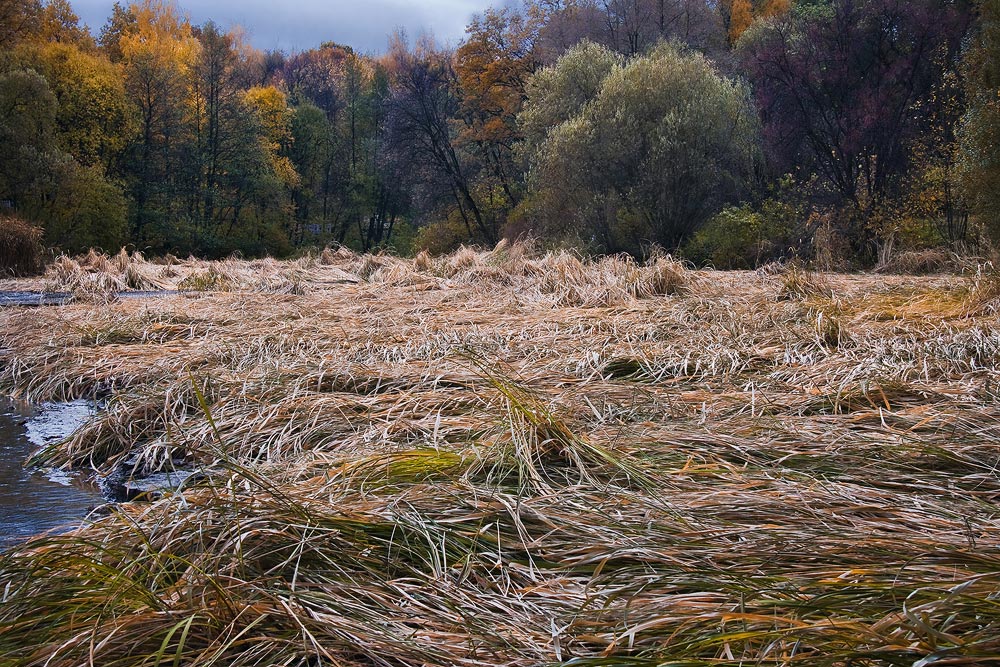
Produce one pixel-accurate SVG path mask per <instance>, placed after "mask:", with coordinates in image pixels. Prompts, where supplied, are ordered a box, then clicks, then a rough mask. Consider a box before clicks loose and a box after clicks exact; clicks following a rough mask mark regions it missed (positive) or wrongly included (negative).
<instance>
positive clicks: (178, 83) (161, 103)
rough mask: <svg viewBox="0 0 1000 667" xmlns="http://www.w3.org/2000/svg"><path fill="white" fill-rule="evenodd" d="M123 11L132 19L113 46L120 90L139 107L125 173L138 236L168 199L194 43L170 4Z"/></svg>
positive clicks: (156, 1)
mask: <svg viewBox="0 0 1000 667" xmlns="http://www.w3.org/2000/svg"><path fill="white" fill-rule="evenodd" d="M128 12H129V13H130V15H131V16H132V17H134V23H132V25H131V26H130V27H129V29H128V30H127V31H126V32H125V33H124V34H122V35H121V36H120V39H119V44H118V45H119V48H120V49H121V54H122V63H123V65H124V68H125V84H126V89H127V90H128V93H129V96H130V98H131V99H132V101H133V102H134V103H135V105H136V106H137V107H138V108H139V119H140V120H139V141H138V144H137V147H136V150H135V152H134V154H133V156H132V164H131V165H130V167H131V169H130V172H131V175H132V180H133V183H132V190H133V191H132V194H133V197H134V198H135V217H134V232H135V234H136V236H137V239H138V240H142V239H143V238H144V237H145V235H146V230H145V227H146V226H147V224H148V223H150V222H153V221H154V220H156V219H163V218H164V217H165V216H164V215H163V214H164V212H165V210H166V209H167V207H168V205H169V202H171V201H172V199H173V197H172V192H171V184H172V183H173V182H174V180H175V179H176V178H177V175H178V172H179V171H180V167H181V166H182V165H180V164H179V162H178V160H177V150H178V143H179V141H180V136H181V135H182V129H183V120H184V116H185V114H186V113H187V112H188V110H187V108H186V107H187V105H188V103H189V100H190V73H191V69H192V66H193V64H194V62H195V60H196V58H197V56H198V53H199V52H200V44H199V42H198V40H197V39H196V38H195V37H194V34H193V32H192V29H191V24H190V22H189V21H188V20H187V19H186V18H185V17H183V16H182V15H181V14H180V12H179V10H178V9H177V7H176V5H174V4H173V3H172V2H164V1H162V0H143V1H142V2H138V3H133V4H131V5H129V8H128ZM130 18H131V17H130Z"/></svg>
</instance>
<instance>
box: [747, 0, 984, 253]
mask: <svg viewBox="0 0 1000 667" xmlns="http://www.w3.org/2000/svg"><path fill="white" fill-rule="evenodd" d="M969 19H970V14H969V12H968V6H967V4H966V3H964V2H962V1H961V0H910V1H904V0H833V1H832V2H830V3H829V5H818V6H817V7H805V8H803V10H801V11H795V12H792V13H791V14H788V15H786V16H785V17H784V18H782V19H779V20H777V21H770V22H766V23H761V24H757V27H756V28H754V29H753V30H751V33H750V34H748V35H747V36H745V37H744V38H743V40H741V44H740V58H741V61H742V64H743V68H744V71H745V72H746V73H747V74H748V75H749V77H750V78H751V80H752V81H753V83H754V86H755V92H756V98H757V102H758V105H759V107H760V110H761V114H762V116H763V120H764V128H765V139H766V144H767V146H768V150H769V156H770V158H771V162H772V166H773V167H774V168H775V170H776V171H777V172H778V173H791V172H796V171H797V170H798V171H799V172H800V173H801V175H802V176H804V177H808V175H809V174H811V173H813V172H817V173H819V174H820V175H821V176H822V177H823V178H824V179H825V181H826V182H827V183H828V184H829V185H830V187H831V188H832V189H833V191H834V192H835V193H836V194H837V196H838V199H839V203H841V204H846V205H848V206H850V207H852V209H853V210H854V211H856V212H857V213H858V215H855V216H852V217H851V219H850V221H849V229H846V230H845V232H846V233H847V234H848V235H849V236H850V237H851V238H852V239H853V240H854V242H855V244H856V247H857V248H858V249H860V248H861V247H862V246H866V245H867V243H868V241H869V240H870V239H871V237H872V234H873V233H874V230H872V229H871V228H870V225H869V223H870V216H871V213H872V212H873V211H876V210H878V209H879V207H880V206H882V205H883V203H884V202H885V200H886V198H887V197H889V196H891V195H894V193H895V192H896V191H897V190H898V188H899V185H900V179H901V177H902V175H903V174H904V173H905V171H906V169H907V168H908V166H909V163H910V160H909V152H908V150H907V146H908V145H910V144H911V143H912V141H913V139H914V137H915V135H916V134H917V133H919V131H920V129H921V127H923V125H924V122H925V118H926V115H925V113H924V110H926V109H927V108H928V107H926V106H923V107H922V106H921V103H922V102H925V101H927V100H928V97H929V95H930V93H931V91H933V90H934V88H935V84H936V82H937V81H939V80H940V78H941V76H942V74H943V68H944V65H943V63H947V62H949V61H954V59H955V57H956V54H958V52H959V49H960V46H961V42H962V38H963V36H964V34H965V32H966V29H967V27H968V25H969ZM942 51H943V53H944V57H943V58H935V57H933V56H934V54H936V53H939V52H942Z"/></svg>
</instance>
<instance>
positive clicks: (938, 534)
mask: <svg viewBox="0 0 1000 667" xmlns="http://www.w3.org/2000/svg"><path fill="white" fill-rule="evenodd" d="M60 271H61V273H59V272H60ZM130 276H131V277H130ZM45 281H46V282H47V283H48V284H50V285H52V286H54V287H59V288H60V289H65V290H67V291H74V290H75V291H76V292H77V293H79V294H81V295H83V296H82V297H81V298H80V299H78V300H77V301H76V302H74V303H71V304H69V305H66V306H59V307H52V308H39V309H33V310H30V311H24V310H17V311H15V310H11V309H3V310H0V348H3V349H4V350H5V352H4V355H3V358H2V368H0V388H2V389H3V390H5V391H11V392H14V393H17V394H19V395H22V396H26V397H30V398H32V399H33V400H49V399H67V398H76V397H95V396H103V397H107V398H108V399H109V402H108V406H107V410H106V411H105V412H104V413H103V414H102V415H101V417H100V418H99V419H98V420H95V421H94V422H93V423H91V424H90V425H89V426H88V427H87V428H85V429H83V430H82V431H80V432H79V433H77V434H76V435H75V436H74V437H73V438H72V439H70V440H69V441H67V442H65V443H62V444H61V445H59V446H56V447H53V448H51V449H50V450H48V451H47V452H45V453H44V454H43V455H42V457H41V460H43V461H44V462H45V463H46V464H49V465H56V466H65V467H74V468H81V467H82V468H88V467H95V468H97V469H99V470H102V471H107V470H110V469H112V468H114V467H115V466H117V465H120V464H121V463H122V462H124V461H129V462H130V463H129V465H131V466H133V467H134V468H135V469H137V470H139V471H141V472H143V473H151V472H155V471H158V470H165V469H171V468H176V467H182V466H195V467H199V468H201V469H202V470H203V471H204V474H203V475H200V476H199V477H198V479H197V480H196V481H193V482H192V483H191V484H189V485H186V488H185V489H183V490H182V492H180V493H176V494H168V495H167V497H165V498H163V499H161V500H158V501H156V502H154V503H149V504H128V505H123V506H121V508H120V511H119V512H118V513H115V514H113V515H111V516H108V517H105V518H102V519H100V520H98V521H97V523H95V524H94V525H93V526H90V527H87V528H85V529H82V530H81V531H79V532H78V533H76V534H75V535H72V536H69V537H60V538H49V539H45V540H41V541H39V542H36V543H35V544H33V545H29V546H28V547H25V548H23V549H21V550H19V551H18V552H16V553H14V554H12V555H10V556H7V557H5V558H4V559H3V560H2V561H0V588H3V587H6V590H7V591H8V592H7V593H6V594H5V596H4V599H3V601H2V602H0V657H3V658H6V659H8V660H12V661H13V662H14V663H16V664H35V663H38V664H41V663H42V662H46V661H48V662H47V664H50V665H75V664H81V663H82V662H86V661H87V660H91V659H92V660H94V661H95V662H96V663H98V664H102V665H115V664H120V665H134V664H139V663H142V662H143V661H146V662H147V663H156V662H170V663H171V664H184V665H195V664H211V663H212V662H213V661H214V662H219V663H224V664H230V665H241V664H246V665H249V664H289V665H297V664H301V665H305V664H348V665H372V664H376V665H428V664H429V665H452V664H454V665H482V664H491V665H539V664H551V663H562V662H568V661H570V660H571V659H575V662H573V664H574V665H588V664H589V665H607V664H628V665H653V664H662V663H670V664H685V665H700V664H734V665H735V664H746V663H748V662H752V663H759V662H764V663H769V662H773V663H776V664H791V663H796V662H800V663H803V664H809V665H842V664H845V663H847V662H849V661H854V662H855V663H856V664H903V663H905V664H914V663H918V662H919V661H921V660H924V661H925V662H924V663H923V664H928V665H929V664H932V663H933V661H935V660H951V661H953V662H952V663H950V664H955V663H954V661H955V660H967V661H969V662H970V663H971V662H975V661H976V660H985V659H992V658H995V657H996V656H997V655H998V654H1000V640H998V639H997V637H998V636H1000V610H998V608H997V606H996V598H997V596H998V595H1000V551H998V550H997V549H998V547H1000V517H998V515H997V512H996V510H995V506H996V500H997V498H1000V478H998V475H997V470H998V466H1000V454H998V447H997V446H996V445H997V442H998V437H1000V404H998V401H997V397H998V395H1000V390H998V389H997V387H998V386H1000V385H998V381H1000V374H998V372H997V368H996V361H997V359H998V354H1000V333H998V329H1000V327H998V322H997V319H998V318H997V309H998V305H1000V300H998V297H1000V290H998V289H997V285H1000V282H998V281H997V279H996V277H995V276H993V275H992V274H990V273H980V274H979V275H978V276H967V277H960V276H928V277H912V276H866V275H852V276H845V275H818V274H814V273H810V272H806V271H803V270H801V269H796V268H780V267H774V268H773V270H763V271H759V272H732V273H728V272H726V273H723V272H712V271H691V270H689V269H686V268H684V267H683V266H681V265H679V264H677V263H676V262H673V261H672V260H670V259H669V258H665V257H660V258H656V259H654V260H653V262H651V263H650V264H649V265H642V266H640V265H637V264H635V263H632V262H630V261H627V260H622V259H614V258H612V259H606V260H602V261H598V262H581V261H580V260H578V259H576V258H575V257H572V256H570V255H566V254H561V255H560V254H557V255H545V256H539V255H535V254H532V253H531V252H530V251H529V250H528V249H526V248H523V247H521V246H513V247H502V248H500V249H498V250H496V251H494V252H492V253H475V252H472V251H459V252H458V253H456V254H454V255H452V256H449V257H445V258H440V259H433V258H429V257H427V256H420V257H418V258H417V259H416V260H401V259H394V258H387V257H362V256H356V255H353V254H351V253H348V252H344V251H341V252H327V253H325V254H324V255H322V256H316V257H307V258H304V259H302V260H297V261H296V262H292V263H279V262H270V261H265V262H235V261H234V262H223V263H214V264H210V263H198V262H181V261H179V260H177V261H173V260H172V261H168V262H161V263H153V262H147V261H145V260H142V259H136V258H128V257H124V258H122V257H121V256H119V257H118V258H104V259H100V258H99V257H90V258H85V259H83V260H81V261H76V262H75V267H74V266H73V265H69V264H68V263H64V266H63V267H62V268H61V269H60V268H58V267H57V268H55V269H53V272H52V273H50V275H49V276H48V277H47V278H46V279H45ZM123 282H124V283H126V284H127V283H129V282H131V283H132V287H133V288H136V289H138V288H139V286H140V285H144V286H145V287H146V288H149V289H153V288H155V289H178V288H179V289H183V290H186V293H185V294H183V295H175V296H169V297H163V298H157V299H153V300H142V301H137V300H115V299H106V298H102V297H101V295H102V294H106V293H107V291H106V290H105V291H102V289H100V288H101V287H102V285H106V286H112V287H115V288H118V287H119V286H120V284H121V283H123ZM153 283H155V284H156V287H151V285H152V284H153ZM0 288H2V286H0ZM86 295H90V298H87V296H86ZM41 573H44V574H41Z"/></svg>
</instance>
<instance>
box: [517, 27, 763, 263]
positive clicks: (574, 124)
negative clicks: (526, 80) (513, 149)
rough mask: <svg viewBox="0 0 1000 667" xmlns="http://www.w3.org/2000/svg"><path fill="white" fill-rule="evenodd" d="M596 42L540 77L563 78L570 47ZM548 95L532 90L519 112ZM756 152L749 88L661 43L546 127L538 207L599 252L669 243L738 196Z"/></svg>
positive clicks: (538, 159) (535, 181) (539, 157)
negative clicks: (563, 220)
mask: <svg viewBox="0 0 1000 667" xmlns="http://www.w3.org/2000/svg"><path fill="white" fill-rule="evenodd" d="M594 48H595V47H593V46H592V45H582V46H581V47H577V48H576V49H572V50H571V51H570V52H568V53H567V55H566V56H564V57H563V59H560V61H559V62H558V63H557V64H556V65H555V70H556V72H555V73H546V74H542V75H541V76H543V78H545V77H547V78H549V79H551V80H556V81H558V80H560V79H561V78H563V77H561V76H560V75H559V73H558V70H559V69H560V68H561V67H563V65H564V63H565V64H566V65H568V66H569V67H571V68H573V69H576V68H578V67H579V65H580V61H582V60H585V58H582V57H581V56H580V54H578V53H576V50H577V49H582V50H593V49H594ZM601 60H602V61H603V62H604V63H607V62H609V61H611V62H612V63H613V57H609V56H607V55H606V56H604V57H603V58H601ZM543 72H544V70H543ZM535 89H536V87H535V86H531V87H529V90H530V91H534V90H535ZM548 97H549V96H547V95H543V96H541V98H540V99H534V98H532V97H531V96H530V95H529V99H528V102H527V103H526V105H525V114H527V115H528V117H529V118H530V117H531V115H532V114H534V113H536V105H538V104H539V103H542V104H544V103H545V100H546V99H547V98H548ZM574 105H575V104H570V105H568V106H570V107H572V106H574ZM757 154H758V126H757V119H756V114H755V112H754V110H753V106H752V103H751V100H750V96H749V91H748V90H746V89H745V88H744V87H743V86H742V85H741V84H738V83H735V82H732V81H729V80H727V79H725V78H723V77H721V76H720V75H719V74H718V73H716V71H715V70H714V69H713V67H712V66H711V64H710V63H709V62H708V61H707V60H706V59H705V58H704V57H703V56H701V55H696V54H691V53H687V52H684V51H681V50H680V49H679V48H678V47H676V46H671V45H666V44H665V45H661V46H660V47H658V48H657V49H655V50H654V51H653V52H651V53H650V54H649V55H648V56H644V57H641V58H636V59H633V60H631V61H629V62H628V63H626V64H624V65H619V64H617V63H615V64H613V65H612V67H611V69H610V71H609V72H608V74H607V75H606V76H605V77H604V79H603V80H602V81H601V83H600V85H599V88H598V90H597V92H596V94H595V95H594V97H593V98H592V99H591V100H589V101H587V102H586V103H585V104H583V105H582V106H581V107H580V110H579V112H577V113H576V114H574V115H572V116H570V117H569V118H568V119H567V120H565V121H563V122H561V123H560V124H558V125H555V126H553V127H551V128H550V129H549V131H548V133H547V135H546V138H545V140H544V141H543V142H542V143H541V144H540V145H539V146H538V149H537V151H536V153H535V155H534V156H533V158H532V165H533V166H532V172H533V173H532V174H531V183H532V186H533V190H534V194H535V197H537V199H536V200H535V201H536V202H537V204H538V205H539V207H538V210H537V211H536V213H537V214H538V215H539V216H540V217H542V218H546V217H551V216H553V215H557V214H562V215H565V214H569V215H570V216H571V219H572V220H574V222H575V223H576V225H577V231H578V232H580V233H582V234H584V235H589V236H592V237H593V238H595V240H596V241H597V242H598V243H599V245H600V246H601V248H602V249H604V250H606V251H611V252H617V251H621V250H628V251H631V252H639V251H640V249H641V245H642V244H643V243H649V242H655V243H658V244H660V245H662V246H664V247H668V248H675V247H677V246H678V245H679V244H680V243H681V242H683V241H684V239H685V238H686V237H687V236H688V235H690V234H691V232H693V231H694V230H695V229H696V228H697V227H698V225H700V224H701V223H702V222H704V221H705V220H706V219H708V217H709V216H711V215H712V214H714V213H715V212H716V211H717V210H718V208H719V207H720V206H721V205H722V204H724V203H726V202H728V201H732V200H735V199H738V198H739V196H740V195H741V194H743V193H744V192H745V190H746V187H747V184H748V182H749V181H750V179H751V178H752V176H753V174H754V172H755V167H756V163H757ZM553 203H554V204H555V206H553V205H552V204H553Z"/></svg>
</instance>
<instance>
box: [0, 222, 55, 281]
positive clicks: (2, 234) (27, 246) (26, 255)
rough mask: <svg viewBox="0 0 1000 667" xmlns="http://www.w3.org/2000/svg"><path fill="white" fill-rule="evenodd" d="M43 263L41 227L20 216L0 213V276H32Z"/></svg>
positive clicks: (43, 252)
mask: <svg viewBox="0 0 1000 667" xmlns="http://www.w3.org/2000/svg"><path fill="white" fill-rule="evenodd" d="M44 265H45V249H44V247H43V246H42V230H41V228H39V227H36V226H34V225H31V224H29V223H27V222H25V221H24V220H21V219H20V218H15V217H12V216H6V215H0V276H3V277H10V276H33V275H36V274H38V273H40V272H41V271H42V268H43V267H44Z"/></svg>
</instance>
